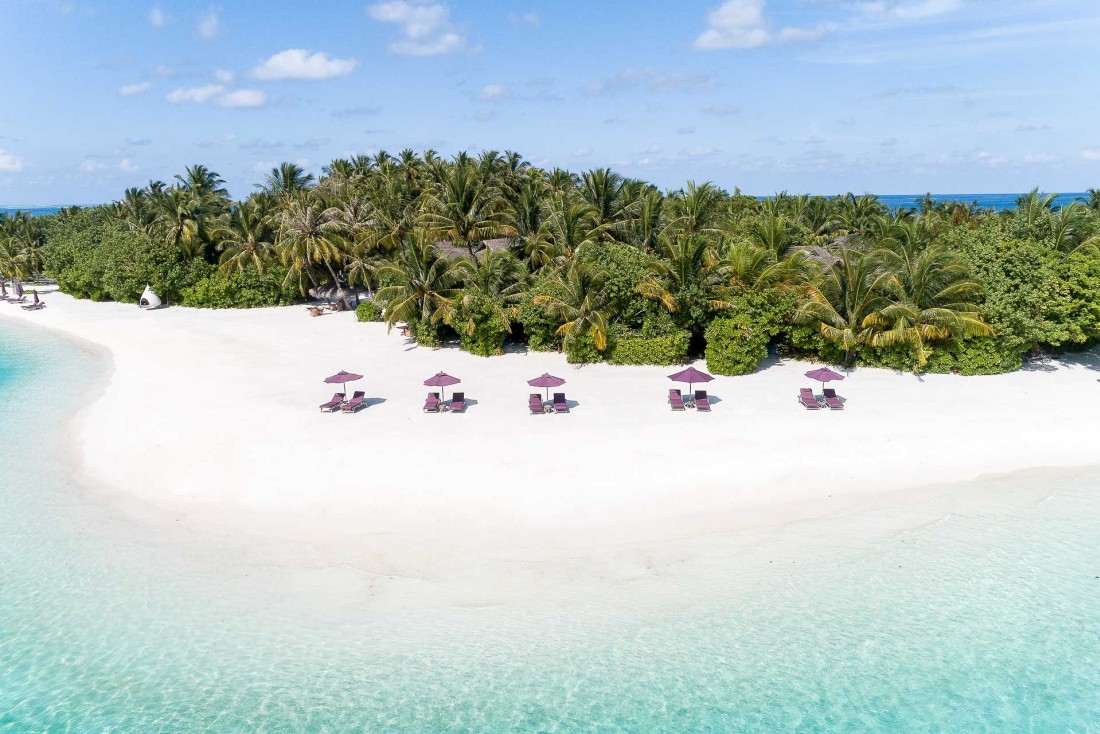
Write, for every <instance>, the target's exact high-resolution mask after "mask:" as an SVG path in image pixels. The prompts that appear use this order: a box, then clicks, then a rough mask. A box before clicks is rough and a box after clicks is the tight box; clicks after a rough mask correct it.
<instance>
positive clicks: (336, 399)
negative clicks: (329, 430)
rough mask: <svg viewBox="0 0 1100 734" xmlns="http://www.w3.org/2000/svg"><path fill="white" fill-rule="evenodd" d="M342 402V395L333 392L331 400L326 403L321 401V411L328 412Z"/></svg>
mask: <svg viewBox="0 0 1100 734" xmlns="http://www.w3.org/2000/svg"><path fill="white" fill-rule="evenodd" d="M343 404H344V396H343V395H342V394H340V393H333V395H332V400H330V401H328V402H327V403H321V412H326V411H327V412H329V413H331V412H332V411H334V410H336V409H337V408H339V407H340V406H341V405H343Z"/></svg>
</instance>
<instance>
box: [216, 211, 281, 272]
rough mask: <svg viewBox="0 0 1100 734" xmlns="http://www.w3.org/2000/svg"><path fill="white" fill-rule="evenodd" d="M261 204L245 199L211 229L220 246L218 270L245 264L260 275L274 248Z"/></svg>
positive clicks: (241, 267)
mask: <svg viewBox="0 0 1100 734" xmlns="http://www.w3.org/2000/svg"><path fill="white" fill-rule="evenodd" d="M274 224H275V223H274V222H273V221H272V220H271V218H270V216H269V215H268V213H267V212H266V211H265V210H264V208H263V205H262V204H260V203H259V202H258V201H246V202H245V203H243V204H241V205H239V206H237V207H234V208H233V209H232V210H230V212H229V221H228V222H227V223H226V224H224V225H222V226H220V227H218V228H217V229H216V230H214V239H215V241H216V242H217V243H218V244H217V247H218V249H219V250H221V257H220V259H219V261H218V262H219V264H220V269H221V271H222V272H229V271H232V270H236V271H237V272H242V273H243V272H244V271H245V270H248V269H249V268H252V269H254V270H255V271H256V272H257V273H260V274H261V275H262V274H263V272H264V266H265V264H266V263H267V262H268V261H269V260H270V259H271V257H272V255H273V254H274V251H275V226H274Z"/></svg>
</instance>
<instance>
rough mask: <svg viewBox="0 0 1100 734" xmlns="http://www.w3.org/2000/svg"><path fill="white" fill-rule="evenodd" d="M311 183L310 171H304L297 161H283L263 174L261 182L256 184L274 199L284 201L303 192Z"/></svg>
mask: <svg viewBox="0 0 1100 734" xmlns="http://www.w3.org/2000/svg"><path fill="white" fill-rule="evenodd" d="M312 183H313V174H312V173H306V170H305V169H304V168H302V167H301V166H299V165H298V164H297V163H290V162H283V163H280V164H279V165H278V166H277V167H275V168H272V169H271V171H270V172H268V174H267V175H266V176H264V182H263V184H257V186H258V187H259V188H261V189H263V190H264V191H266V192H267V193H269V194H270V195H271V196H273V197H275V198H276V199H280V200H282V201H286V200H287V199H290V198H292V197H295V196H300V195H301V194H304V193H305V192H306V191H307V190H308V189H309V186H310V184H312Z"/></svg>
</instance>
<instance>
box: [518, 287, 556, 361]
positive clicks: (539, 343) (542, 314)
mask: <svg viewBox="0 0 1100 734" xmlns="http://www.w3.org/2000/svg"><path fill="white" fill-rule="evenodd" d="M556 287H557V284H556V283H555V282H554V281H553V280H551V279H549V278H540V279H538V280H536V281H535V283H534V284H533V285H532V287H531V291H530V294H529V295H530V298H528V299H526V300H524V302H523V303H522V304H521V305H520V307H519V315H518V316H517V317H516V321H518V322H519V323H520V324H521V325H522V326H523V333H524V335H525V336H526V337H527V348H528V349H530V350H531V351H533V352H560V351H561V350H562V348H563V344H562V338H561V337H560V336H558V334H557V330H558V326H559V324H558V322H557V321H556V320H555V319H554V318H553V317H552V316H549V315H547V313H546V310H545V309H543V308H541V307H539V306H536V305H535V304H534V303H533V302H532V299H533V298H534V297H535V296H540V295H552V294H554V292H555V289H556Z"/></svg>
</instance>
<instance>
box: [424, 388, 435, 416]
mask: <svg viewBox="0 0 1100 734" xmlns="http://www.w3.org/2000/svg"><path fill="white" fill-rule="evenodd" d="M424 412H425V413H438V412H439V393H437V392H430V393H428V399H427V400H425V401H424Z"/></svg>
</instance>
